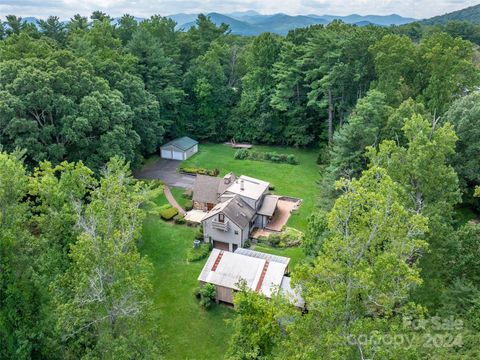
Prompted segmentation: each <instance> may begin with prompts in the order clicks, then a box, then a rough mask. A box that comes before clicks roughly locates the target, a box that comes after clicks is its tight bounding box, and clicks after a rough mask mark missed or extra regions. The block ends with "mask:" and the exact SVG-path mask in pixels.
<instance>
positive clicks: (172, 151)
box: [160, 136, 198, 160]
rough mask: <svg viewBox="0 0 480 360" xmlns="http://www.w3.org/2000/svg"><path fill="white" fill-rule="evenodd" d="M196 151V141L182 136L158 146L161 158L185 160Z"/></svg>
mask: <svg viewBox="0 0 480 360" xmlns="http://www.w3.org/2000/svg"><path fill="white" fill-rule="evenodd" d="M197 152H198V141H196V140H193V139H192V138H189V137H188V136H184V137H181V138H178V139H175V140H172V141H170V142H168V143H166V144H165V145H162V146H161V147H160V155H161V157H162V158H163V159H172V160H187V159H188V158H189V157H190V156H192V155H193V154H196V153H197Z"/></svg>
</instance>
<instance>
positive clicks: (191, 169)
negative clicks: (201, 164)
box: [179, 167, 220, 176]
mask: <svg viewBox="0 0 480 360" xmlns="http://www.w3.org/2000/svg"><path fill="white" fill-rule="evenodd" d="M179 171H180V172H181V173H184V174H192V175H209V176H218V174H220V170H218V169H213V170H209V169H204V168H195V167H180V169H179Z"/></svg>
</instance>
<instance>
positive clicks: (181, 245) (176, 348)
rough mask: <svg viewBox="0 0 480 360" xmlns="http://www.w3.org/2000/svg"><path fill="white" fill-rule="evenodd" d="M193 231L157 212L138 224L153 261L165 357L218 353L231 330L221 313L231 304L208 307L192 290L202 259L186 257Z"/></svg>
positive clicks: (230, 313) (220, 355) (211, 356)
mask: <svg viewBox="0 0 480 360" xmlns="http://www.w3.org/2000/svg"><path fill="white" fill-rule="evenodd" d="M195 231H196V230H195V229H192V228H189V227H186V226H179V225H174V224H171V223H166V222H164V221H162V220H160V219H159V218H158V217H156V216H149V217H148V218H147V219H146V220H145V223H144V226H143V231H142V243H141V246H140V251H141V253H142V254H143V255H147V256H148V258H149V259H150V261H151V262H152V263H153V265H154V278H153V288H154V299H153V300H154V303H155V305H156V307H157V308H158V309H159V311H160V314H161V318H160V319H161V320H160V321H161V324H160V325H161V328H162V330H163V332H164V334H165V335H166V336H167V342H168V345H169V350H168V353H167V354H166V358H167V359H199V360H201V359H221V358H223V356H224V354H225V351H226V349H227V346H228V339H229V338H230V334H231V328H230V326H229V325H228V324H227V323H226V322H225V319H231V318H233V315H234V313H233V310H232V309H230V308H228V307H226V306H215V307H214V308H213V309H212V310H210V311H208V312H207V311H205V310H203V309H202V308H200V306H199V304H198V302H197V300H196V299H195V297H194V295H193V291H194V289H195V288H196V287H197V286H198V282H197V277H198V275H199V274H200V271H201V269H202V267H203V265H204V263H205V261H206V259H205V260H202V261H199V262H195V263H187V261H186V257H187V251H188V249H189V247H190V246H192V244H193V239H194V235H195Z"/></svg>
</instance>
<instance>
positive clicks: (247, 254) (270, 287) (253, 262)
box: [198, 248, 305, 308]
mask: <svg viewBox="0 0 480 360" xmlns="http://www.w3.org/2000/svg"><path fill="white" fill-rule="evenodd" d="M289 262H290V259H289V258H287V257H283V256H277V255H270V254H265V253H261V252H258V251H253V250H248V249H240V248H239V249H237V250H236V251H235V252H227V251H223V250H220V249H213V250H212V252H211V254H210V256H209V258H208V260H207V262H206V263H205V266H204V267H203V269H202V272H201V273H200V276H199V277H198V281H199V282H200V285H203V284H206V283H209V284H213V285H214V286H215V290H216V295H215V296H216V300H217V301H218V302H220V301H221V302H224V303H227V304H233V294H234V292H235V291H238V290H240V284H241V283H243V284H245V286H246V287H247V288H249V289H251V290H252V291H256V292H257V293H259V294H262V295H264V296H266V297H267V298H270V297H272V296H273V295H275V294H276V293H278V292H279V291H281V292H282V293H283V294H285V295H286V296H287V298H289V299H290V301H291V302H292V303H293V304H294V305H295V306H297V307H299V308H303V307H304V305H305V302H304V301H303V299H302V298H301V296H300V295H299V292H298V291H296V290H294V289H292V287H291V284H290V278H289V277H288V276H286V275H287V273H288V264H289Z"/></svg>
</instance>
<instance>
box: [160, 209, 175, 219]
mask: <svg viewBox="0 0 480 360" xmlns="http://www.w3.org/2000/svg"><path fill="white" fill-rule="evenodd" d="M177 214H178V210H177V209H175V208H174V207H169V208H166V209H162V210H160V216H161V218H162V219H163V220H167V221H168V220H172V219H173V218H174V217H175V216H176V215H177Z"/></svg>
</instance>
